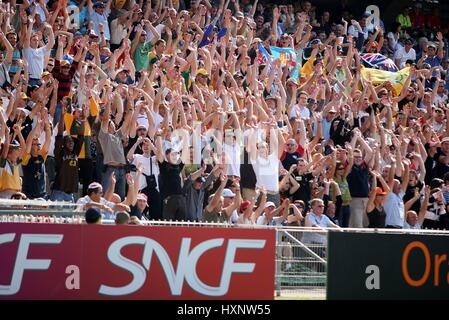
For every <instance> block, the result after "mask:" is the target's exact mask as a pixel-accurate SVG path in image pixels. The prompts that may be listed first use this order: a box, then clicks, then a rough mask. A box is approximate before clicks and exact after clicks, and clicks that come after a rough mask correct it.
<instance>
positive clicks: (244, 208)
mask: <svg viewBox="0 0 449 320" xmlns="http://www.w3.org/2000/svg"><path fill="white" fill-rule="evenodd" d="M250 205H251V201H248V200H245V201H243V202H242V204H241V205H240V211H242V212H243V211H245V210H246V209H248V207H249V206H250Z"/></svg>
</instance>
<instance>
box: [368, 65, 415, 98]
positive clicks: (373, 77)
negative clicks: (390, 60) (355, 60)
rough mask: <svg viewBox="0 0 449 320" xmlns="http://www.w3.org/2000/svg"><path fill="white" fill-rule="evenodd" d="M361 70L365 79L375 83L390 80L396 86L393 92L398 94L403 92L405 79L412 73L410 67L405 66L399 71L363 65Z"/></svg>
mask: <svg viewBox="0 0 449 320" xmlns="http://www.w3.org/2000/svg"><path fill="white" fill-rule="evenodd" d="M360 72H361V74H362V76H363V78H364V79H365V80H369V81H371V82H372V83H373V84H374V85H378V84H382V83H384V82H386V81H390V82H391V84H392V86H393V88H394V92H393V93H394V95H396V96H397V95H399V94H400V93H401V90H402V87H403V86H404V83H405V80H406V79H407V78H408V76H409V74H410V67H407V68H404V69H402V70H400V71H398V72H390V71H385V70H378V69H373V68H364V67H362V68H361V69H360Z"/></svg>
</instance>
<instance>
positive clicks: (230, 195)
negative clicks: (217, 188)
mask: <svg viewBox="0 0 449 320" xmlns="http://www.w3.org/2000/svg"><path fill="white" fill-rule="evenodd" d="M221 195H222V196H223V197H225V198H233V197H235V193H234V192H232V191H231V190H230V189H224V190H223V192H222V194H221Z"/></svg>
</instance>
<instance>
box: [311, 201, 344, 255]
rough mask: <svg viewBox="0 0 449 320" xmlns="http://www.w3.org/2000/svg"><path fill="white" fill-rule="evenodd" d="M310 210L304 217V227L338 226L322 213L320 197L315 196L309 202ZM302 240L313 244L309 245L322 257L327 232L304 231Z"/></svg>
mask: <svg viewBox="0 0 449 320" xmlns="http://www.w3.org/2000/svg"><path fill="white" fill-rule="evenodd" d="M310 206H311V210H310V212H309V213H308V214H307V216H306V219H305V227H308V228H319V229H321V228H340V227H339V226H338V225H336V224H335V223H333V222H332V221H331V219H329V217H328V216H326V215H325V214H324V202H323V200H321V199H318V198H315V199H313V200H312V201H311V202H310ZM302 241H303V242H304V243H307V244H315V245H317V246H311V249H312V250H314V251H315V252H316V253H317V254H318V255H320V256H321V257H323V256H324V255H325V251H324V250H325V249H324V246H325V245H326V243H327V234H325V233H322V232H321V233H319V232H304V235H303V237H302Z"/></svg>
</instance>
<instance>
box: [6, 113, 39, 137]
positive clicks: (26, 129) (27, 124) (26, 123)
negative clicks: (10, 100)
mask: <svg viewBox="0 0 449 320" xmlns="http://www.w3.org/2000/svg"><path fill="white" fill-rule="evenodd" d="M26 109H27V110H28V111H30V110H29V109H28V108H26ZM16 123H17V119H14V120H12V121H11V120H9V119H8V120H7V121H6V125H7V126H8V128H9V131H10V132H13V129H12V127H13V126H14V125H15V124H16ZM32 125H33V120H32V119H31V118H30V117H28V116H26V117H25V120H23V122H22V127H23V129H22V136H23V138H24V139H25V140H26V139H27V137H28V135H29V134H30V132H31V130H32V129H33V128H32Z"/></svg>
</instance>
